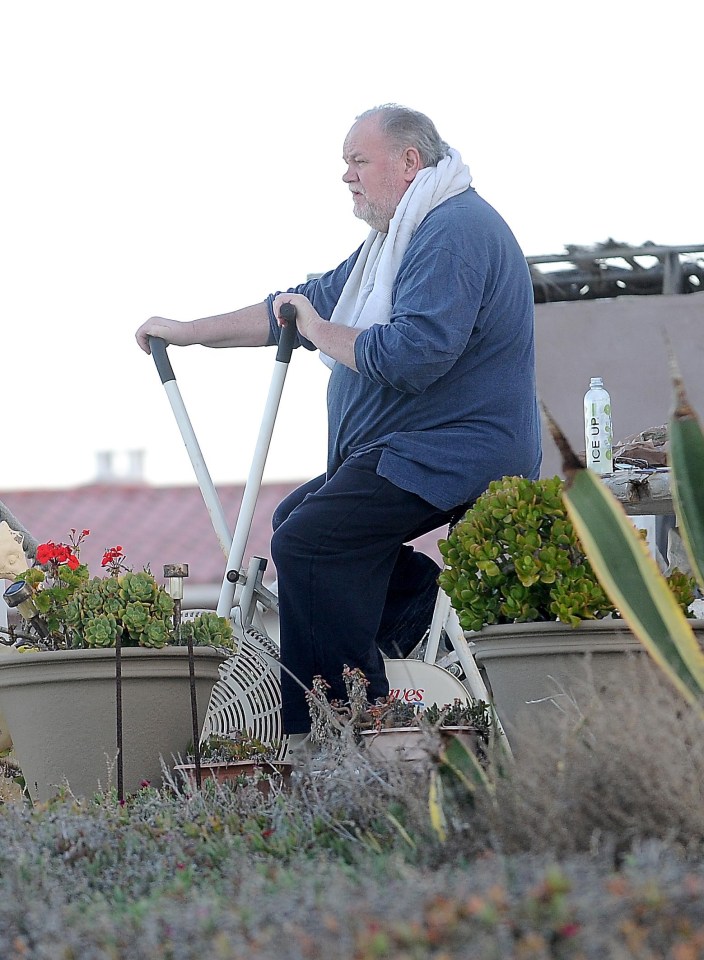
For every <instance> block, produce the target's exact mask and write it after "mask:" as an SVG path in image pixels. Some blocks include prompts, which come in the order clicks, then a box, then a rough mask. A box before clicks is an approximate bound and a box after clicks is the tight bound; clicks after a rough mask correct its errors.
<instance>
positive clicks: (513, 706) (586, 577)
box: [439, 477, 695, 732]
mask: <svg viewBox="0 0 704 960" xmlns="http://www.w3.org/2000/svg"><path fill="white" fill-rule="evenodd" d="M562 493H563V481H562V480H561V479H560V478H559V477H553V478H550V479H543V480H528V479H526V478H524V477H504V478H502V479H501V480H496V481H494V482H493V483H491V484H490V485H489V487H488V489H487V490H486V492H485V493H484V494H483V495H482V496H480V497H479V498H478V499H477V501H476V502H475V504H474V506H473V507H471V509H470V510H468V511H467V513H466V514H465V516H464V517H463V518H462V519H461V520H460V521H459V522H458V523H457V524H456V525H455V526H454V527H453V529H452V531H451V532H450V534H449V536H448V537H447V539H445V540H441V541H440V543H439V549H440V552H441V554H442V556H443V558H444V561H445V568H444V570H443V571H442V573H441V574H440V577H439V583H440V586H441V587H442V589H443V590H444V591H445V592H446V593H447V594H448V596H449V597H450V601H451V603H452V606H453V608H454V610H455V611H456V613H457V616H458V618H459V621H460V624H461V626H462V627H463V628H464V630H465V633H466V636H467V638H468V639H469V640H470V641H471V642H472V643H473V644H474V655H475V657H476V660H477V663H478V665H479V666H480V669H481V670H482V671H483V672H484V675H485V679H486V680H487V686H488V688H489V689H490V691H491V693H492V698H493V702H494V705H495V707H496V710H497V712H498V714H499V717H500V719H501V721H502V723H503V724H504V726H508V727H510V726H511V725H514V724H515V723H516V722H517V720H518V715H519V713H524V714H525V712H526V709H527V708H526V705H530V706H529V711H532V712H533V713H534V714H535V713H536V712H537V711H544V710H554V709H555V705H556V703H558V702H559V698H571V699H573V700H574V699H578V698H579V695H580V691H581V690H582V689H583V688H584V687H585V685H586V686H591V684H592V681H593V680H594V679H597V680H601V679H602V678H604V679H606V678H607V677H609V676H610V675H611V674H612V673H613V671H614V670H617V669H618V668H619V667H620V666H621V665H622V664H623V662H624V653H639V652H641V650H642V647H641V645H640V644H639V642H638V640H637V639H636V638H635V636H634V635H633V634H632V633H631V632H630V630H629V628H628V626H627V625H626V624H625V623H624V621H623V620H621V619H620V617H619V613H618V611H617V610H616V608H615V607H614V604H613V603H612V601H611V600H610V599H609V597H608V596H607V595H606V593H605V592H604V590H603V588H602V586H601V584H600V582H599V580H598V579H597V577H596V575H595V573H594V570H593V569H592V566H591V564H590V563H589V560H588V558H587V557H586V554H585V551H584V549H583V547H582V544H581V542H580V540H579V538H578V537H577V535H576V533H575V529H574V527H573V525H572V522H571V520H570V517H569V515H568V513H567V510H566V507H565V504H564V501H563V497H562ZM668 584H669V587H670V590H671V592H672V594H673V596H674V597H675V599H676V601H677V603H678V604H679V605H680V607H681V608H682V610H683V611H686V610H687V609H688V608H689V606H690V604H691V603H692V600H693V598H694V588H695V583H694V580H693V579H692V578H691V577H689V576H687V575H685V574H683V573H681V572H679V571H674V572H673V573H671V574H670V576H669V577H668ZM509 732H510V730H509Z"/></svg>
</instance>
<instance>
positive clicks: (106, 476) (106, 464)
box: [95, 450, 115, 483]
mask: <svg viewBox="0 0 704 960" xmlns="http://www.w3.org/2000/svg"><path fill="white" fill-rule="evenodd" d="M112 458H113V451H112V450H99V451H98V452H97V453H96V455H95V460H96V475H95V480H96V483H112V482H113V481H114V479H115V474H114V471H113V466H112Z"/></svg>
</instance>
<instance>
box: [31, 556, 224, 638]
mask: <svg viewBox="0 0 704 960" xmlns="http://www.w3.org/2000/svg"><path fill="white" fill-rule="evenodd" d="M51 573H52V574H53V576H48V575H47V573H46V572H45V571H44V570H42V569H41V568H40V567H33V568H32V569H30V570H27V571H26V572H25V573H24V574H22V575H21V576H20V577H18V578H17V579H22V580H25V581H26V582H27V583H28V584H30V586H32V588H33V590H34V595H33V598H34V603H35V605H36V607H37V610H38V612H39V614H40V616H41V617H42V619H43V620H44V622H45V623H46V625H47V629H48V631H49V637H48V640H47V642H46V645H48V646H49V647H51V648H53V649H82V648H90V647H93V648H100V647H114V646H115V645H116V642H117V638H118V637H119V638H120V642H121V645H122V646H125V647H150V648H154V649H158V648H160V647H165V646H166V645H167V644H187V643H188V639H189V637H190V639H191V640H192V642H193V644H194V645H199V646H214V647H224V648H226V649H233V647H234V641H233V633H232V625H231V624H230V621H229V620H227V619H226V618H225V617H218V616H217V614H216V613H212V612H205V613H200V614H198V615H197V616H196V617H195V618H194V619H193V620H190V621H187V622H184V623H182V624H181V625H180V627H179V628H178V629H176V628H175V626H174V601H173V599H172V598H171V597H170V596H169V594H168V593H167V591H166V589H165V588H164V587H163V586H162V585H161V584H159V583H158V582H157V581H156V579H155V578H154V576H153V574H152V573H150V572H149V571H148V570H143V571H140V572H138V573H134V572H132V571H129V570H128V571H126V572H121V571H120V570H118V569H117V568H114V569H113V570H112V572H111V574H110V575H109V576H106V577H103V578H101V577H92V578H90V577H89V574H88V568H87V567H86V566H85V565H78V566H74V567H69V566H68V565H67V564H59V565H56V567H55V569H54V570H52V571H51Z"/></svg>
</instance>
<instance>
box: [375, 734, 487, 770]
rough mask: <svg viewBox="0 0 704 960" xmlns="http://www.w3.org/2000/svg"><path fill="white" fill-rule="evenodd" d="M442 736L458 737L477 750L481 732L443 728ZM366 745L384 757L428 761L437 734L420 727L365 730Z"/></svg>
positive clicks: (379, 756) (447, 737) (396, 759)
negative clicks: (434, 735) (434, 734)
mask: <svg viewBox="0 0 704 960" xmlns="http://www.w3.org/2000/svg"><path fill="white" fill-rule="evenodd" d="M437 733H438V735H439V736H440V738H441V740H442V739H449V738H450V737H453V736H457V737H459V738H460V739H461V740H464V741H465V743H466V744H467V745H468V746H469V747H470V748H471V749H472V750H475V749H476V745H477V734H476V731H475V730H474V729H473V728H472V727H465V726H462V727H449V726H448V727H439V728H438V730H437ZM361 736H362V748H363V749H364V750H367V751H368V752H369V755H370V756H373V757H377V758H379V759H381V760H394V761H398V760H401V761H409V762H417V761H427V760H429V759H430V758H431V757H432V755H433V734H432V733H429V732H426V731H424V730H421V729H420V728H418V727H383V728H382V729H381V730H363V731H362V732H361Z"/></svg>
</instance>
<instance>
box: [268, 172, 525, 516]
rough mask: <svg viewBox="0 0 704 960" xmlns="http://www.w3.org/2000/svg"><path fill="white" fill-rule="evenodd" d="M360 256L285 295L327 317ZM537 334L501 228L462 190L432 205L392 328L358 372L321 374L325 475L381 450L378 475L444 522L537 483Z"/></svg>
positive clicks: (515, 258)
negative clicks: (506, 483)
mask: <svg viewBox="0 0 704 960" xmlns="http://www.w3.org/2000/svg"><path fill="white" fill-rule="evenodd" d="M358 255H359V250H357V251H355V253H354V254H353V255H352V256H351V257H350V258H349V259H348V260H346V261H345V262H344V263H342V264H340V266H338V267H337V268H336V269H334V270H331V271H330V272H329V273H326V274H324V275H323V276H322V277H320V278H317V279H314V280H310V281H308V282H306V283H303V284H300V285H299V286H297V287H293V288H291V290H290V291H289V292H295V293H302V294H304V295H305V296H306V297H308V299H309V300H310V301H311V302H312V304H313V306H314V307H315V309H316V310H317V312H318V313H319V314H320V316H321V317H323V319H326V320H327V319H329V318H330V315H331V314H332V311H333V308H334V306H335V304H336V303H337V300H338V298H339V296H340V293H341V291H342V288H343V286H344V284H345V281H346V279H347V277H348V276H349V273H350V271H351V269H352V267H353V265H354V263H355V260H356V258H357V256H358ZM275 296H276V294H272V295H271V296H270V297H269V299H268V303H269V314H270V324H271V342H274V341H275V340H277V339H278V336H279V328H278V325H277V323H276V320H275V318H274V315H273V311H272V308H271V303H272V301H273V298H274V297H275ZM533 325H534V319H533V286H532V282H531V279H530V274H529V270H528V266H527V263H526V260H525V257H524V256H523V253H522V252H521V249H520V247H519V246H518V243H517V241H516V239H515V237H514V236H513V234H512V232H511V231H510V229H509V228H508V226H507V225H506V223H505V222H504V220H503V219H502V218H501V217H500V216H499V214H498V213H497V212H496V211H495V210H494V209H493V208H492V207H491V206H490V205H489V204H488V203H486V201H484V200H483V199H482V198H481V197H480V196H479V195H478V194H477V193H476V192H475V191H474V190H473V189H471V188H470V189H469V190H467V191H465V192H464V193H462V194H459V195H458V196H456V197H452V198H451V199H449V200H446V201H445V202H444V203H442V204H441V205H440V206H439V207H436V208H435V209H434V210H432V211H431V212H430V213H429V214H428V215H427V216H426V217H425V219H424V220H423V221H422V223H421V224H420V225H419V227H418V229H417V230H416V232H415V234H414V236H413V238H412V239H411V242H410V243H409V245H408V248H407V250H406V253H405V255H404V257H403V260H402V261H401V265H400V268H399V271H398V274H397V276H396V280H395V283H394V289H393V294H392V311H391V318H390V322H389V323H388V324H375V325H372V326H371V327H369V329H367V330H365V331H363V332H362V333H361V334H360V335H359V337H358V338H357V340H356V342H355V362H356V364H357V368H358V370H357V371H354V370H351V369H350V368H349V367H346V366H344V364H342V363H337V364H335V366H334V369H333V371H332V373H331V375H330V382H329V386H328V463H327V472H328V476H330V475H332V474H333V473H334V472H335V470H337V468H338V467H339V466H340V464H341V463H342V462H343V461H344V460H346V459H347V458H348V457H352V456H355V455H356V454H359V453H362V452H365V451H367V450H370V449H373V448H379V447H380V448H381V449H382V454H381V458H380V460H379V466H378V473H379V474H381V475H382V476H383V477H385V478H386V479H388V480H390V481H391V482H392V483H394V484H396V485H397V486H399V487H401V488H402V489H404V490H409V491H410V492H412V493H416V494H418V495H419V496H421V497H423V499H425V500H427V501H428V502H430V503H432V504H433V505H434V506H436V507H438V508H439V509H441V510H451V509H452V508H453V507H456V506H459V505H463V504H468V503H470V502H472V501H473V500H474V499H476V497H478V496H479V494H481V493H482V492H483V491H484V490H485V489H486V488H487V486H488V485H489V483H490V481H491V480H493V479H496V478H499V477H502V476H506V475H513V474H521V475H523V476H527V477H531V478H537V476H538V473H539V470H540V459H541V440H540V419H539V414H538V407H537V399H536V387H535V343H534V329H533ZM300 344H301V345H302V346H304V347H307V348H309V349H314V347H313V345H312V344H311V343H309V342H307V341H305V340H303V338H301V340H300Z"/></svg>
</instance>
